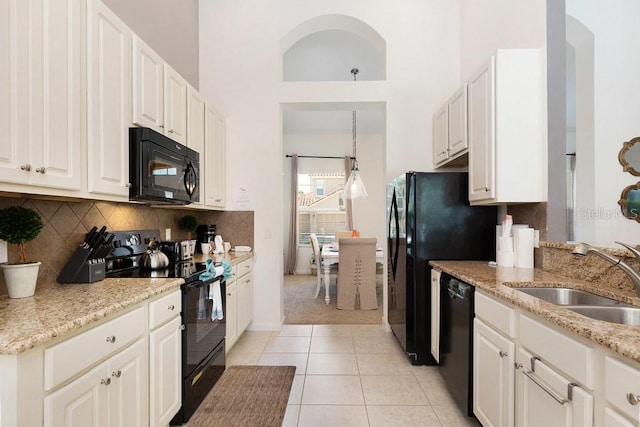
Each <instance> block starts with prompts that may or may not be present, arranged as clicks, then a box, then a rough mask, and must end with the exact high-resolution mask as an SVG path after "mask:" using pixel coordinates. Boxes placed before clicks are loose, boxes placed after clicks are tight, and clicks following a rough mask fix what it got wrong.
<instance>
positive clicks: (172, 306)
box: [167, 304, 176, 311]
mask: <svg viewBox="0 0 640 427" xmlns="http://www.w3.org/2000/svg"><path fill="white" fill-rule="evenodd" d="M167 309H169V310H170V311H173V310H175V309H176V306H175V305H173V304H171V305H170V306H169V307H167Z"/></svg>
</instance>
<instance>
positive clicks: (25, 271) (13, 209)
mask: <svg viewBox="0 0 640 427" xmlns="http://www.w3.org/2000/svg"><path fill="white" fill-rule="evenodd" d="M40 230H42V219H40V215H38V213H37V212H36V211H34V210H33V209H30V208H25V207H22V206H10V207H8V208H4V209H0V239H2V240H6V241H7V242H9V243H12V244H16V245H18V262H17V263H3V264H0V267H2V272H3V274H4V280H5V283H6V284H7V292H8V293H9V298H26V297H30V296H32V295H33V294H34V293H35V290H36V282H37V280H38V270H39V268H40V264H41V262H39V261H27V257H26V253H25V244H26V243H28V242H30V241H32V240H33V239H35V238H36V236H37V235H38V234H39V233H40Z"/></svg>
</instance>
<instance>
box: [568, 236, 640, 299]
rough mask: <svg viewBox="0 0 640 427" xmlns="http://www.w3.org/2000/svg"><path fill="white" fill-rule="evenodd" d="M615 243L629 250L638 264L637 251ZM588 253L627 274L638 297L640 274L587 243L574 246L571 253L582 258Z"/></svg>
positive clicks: (628, 246)
mask: <svg viewBox="0 0 640 427" xmlns="http://www.w3.org/2000/svg"><path fill="white" fill-rule="evenodd" d="M616 243H617V244H619V245H622V246H624V247H625V248H627V249H629V251H631V253H632V254H633V255H635V257H636V259H637V260H638V263H640V251H638V249H636V248H634V247H633V246H630V245H627V244H626V243H622V242H618V241H616ZM589 252H593V253H594V254H595V255H598V256H599V257H600V258H604V259H606V260H607V261H609V262H610V263H611V264H613V265H616V266H618V267H620V268H621V269H622V271H624V272H625V273H626V274H627V276H629V278H630V279H631V281H632V282H633V284H634V285H635V287H636V292H637V293H638V296H640V272H639V271H636V270H634V269H633V268H632V267H631V266H630V265H629V264H627V263H626V262H624V261H622V260H621V259H620V258H616V257H614V256H613V255H611V254H609V253H607V252H604V251H602V250H600V249H598V248H596V247H593V246H591V245H589V244H587V243H580V244H579V245H578V246H576V247H575V248H574V249H573V251H572V252H571V253H572V254H573V255H575V256H579V257H583V256H585V255H587V254H588V253H589Z"/></svg>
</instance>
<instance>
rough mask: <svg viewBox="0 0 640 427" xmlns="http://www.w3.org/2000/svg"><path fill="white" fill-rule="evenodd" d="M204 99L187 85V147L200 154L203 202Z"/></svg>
mask: <svg viewBox="0 0 640 427" xmlns="http://www.w3.org/2000/svg"><path fill="white" fill-rule="evenodd" d="M204 110H205V100H204V98H203V97H202V95H201V94H200V93H199V92H198V91H197V90H195V89H194V88H193V87H192V86H191V85H188V87H187V147H189V148H191V149H192V150H195V151H197V152H198V153H199V154H200V171H201V173H200V186H199V188H200V202H199V203H197V204H200V205H203V204H204V202H205V200H204V199H205V190H204V184H205V180H204V175H203V174H202V170H203V166H204V164H205V160H204V156H205V147H204V141H205V129H204V128H205V125H204Z"/></svg>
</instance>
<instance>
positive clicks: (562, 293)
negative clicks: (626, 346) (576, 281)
mask: <svg viewBox="0 0 640 427" xmlns="http://www.w3.org/2000/svg"><path fill="white" fill-rule="evenodd" d="M513 289H515V290H518V291H520V292H524V293H525V294H529V295H532V296H534V297H536V298H540V299H541V300H544V301H547V302H550V303H552V304H555V305H596V306H620V305H622V306H629V305H628V304H625V303H622V302H620V301H616V300H614V299H611V298H606V297H602V296H600V295H596V294H592V293H591V292H586V291H581V290H579V289H570V288H522V287H521V288H513ZM629 307H631V306H629Z"/></svg>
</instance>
